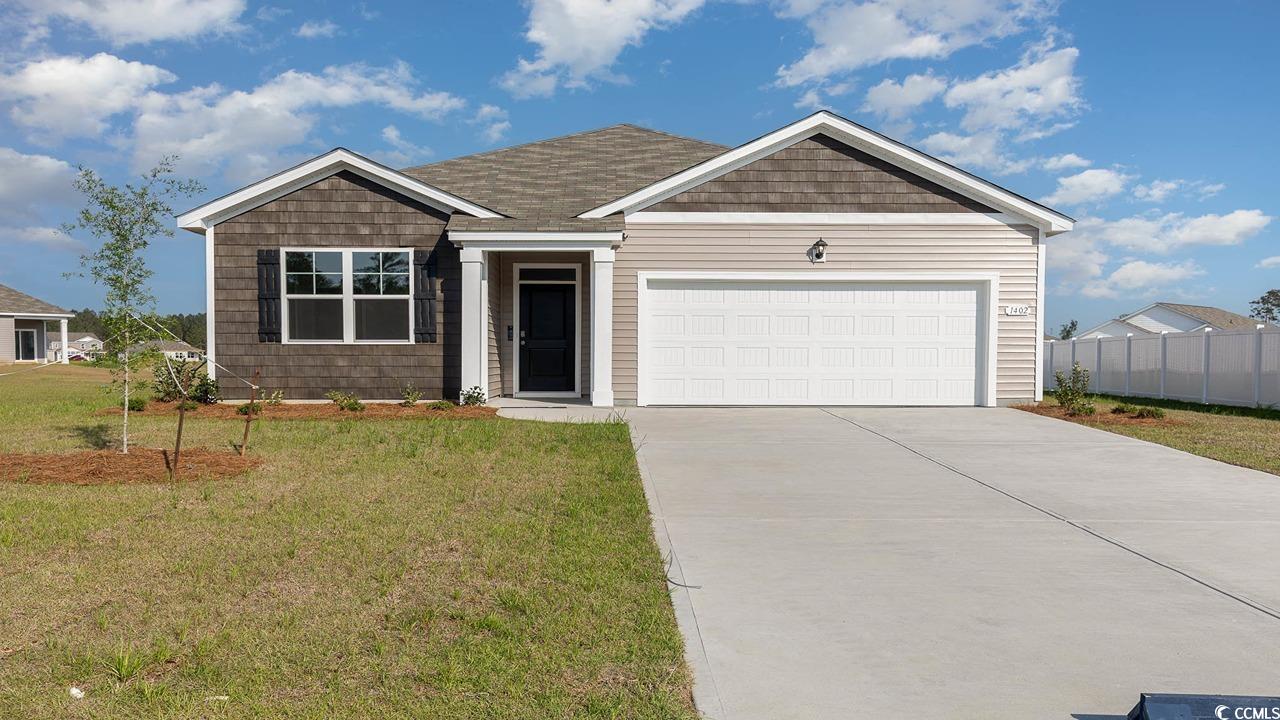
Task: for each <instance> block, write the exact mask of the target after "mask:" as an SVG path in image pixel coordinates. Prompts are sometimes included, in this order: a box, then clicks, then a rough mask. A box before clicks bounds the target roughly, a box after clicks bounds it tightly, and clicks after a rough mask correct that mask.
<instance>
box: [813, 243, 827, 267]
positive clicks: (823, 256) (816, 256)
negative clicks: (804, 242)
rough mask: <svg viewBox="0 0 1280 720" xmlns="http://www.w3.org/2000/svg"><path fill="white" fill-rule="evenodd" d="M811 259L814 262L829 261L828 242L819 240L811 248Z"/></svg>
mask: <svg viewBox="0 0 1280 720" xmlns="http://www.w3.org/2000/svg"><path fill="white" fill-rule="evenodd" d="M809 259H810V260H812V261H813V262H826V261H827V241H826V240H823V239H822V238H818V241H817V242H815V243H814V244H813V246H812V247H810V248H809Z"/></svg>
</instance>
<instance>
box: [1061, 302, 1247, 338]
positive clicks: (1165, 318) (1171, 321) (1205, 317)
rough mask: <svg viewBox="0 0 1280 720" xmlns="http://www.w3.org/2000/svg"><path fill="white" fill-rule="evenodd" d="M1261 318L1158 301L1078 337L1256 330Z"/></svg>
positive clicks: (1211, 308) (1213, 308)
mask: <svg viewBox="0 0 1280 720" xmlns="http://www.w3.org/2000/svg"><path fill="white" fill-rule="evenodd" d="M1259 323H1260V321H1258V320H1255V319H1253V318H1251V317H1245V316H1244V315H1239V314H1236V313H1233V312H1230V311H1228V310H1223V309H1221V308H1216V307H1209V306H1208V305H1184V304H1182V303H1167V302H1156V303H1151V304H1150V305H1148V306H1146V307H1144V308H1142V309H1141V310H1138V311H1136V312H1131V313H1128V314H1126V315H1121V316H1120V317H1118V318H1116V319H1114V320H1108V321H1106V322H1104V323H1102V324H1101V325H1098V326H1097V327H1094V328H1090V329H1089V330H1086V331H1084V332H1082V333H1080V334H1079V335H1077V337H1079V338H1080V339H1081V340H1088V339H1089V338H1096V337H1124V336H1126V335H1130V334H1133V335H1151V334H1159V333H1161V332H1192V331H1195V330H1204V329H1205V328H1209V329H1212V330H1253V329H1254V328H1256V327H1257V326H1258V325H1259Z"/></svg>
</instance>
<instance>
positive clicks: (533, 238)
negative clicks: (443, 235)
mask: <svg viewBox="0 0 1280 720" xmlns="http://www.w3.org/2000/svg"><path fill="white" fill-rule="evenodd" d="M448 237H449V241H450V242H452V243H453V244H454V245H456V246H458V247H469V248H479V249H481V250H589V249H591V248H596V247H604V248H610V247H617V246H619V245H621V244H622V231H621V230H612V231H604V232H498V231H493V232H490V231H487V230H450V231H449V233H448Z"/></svg>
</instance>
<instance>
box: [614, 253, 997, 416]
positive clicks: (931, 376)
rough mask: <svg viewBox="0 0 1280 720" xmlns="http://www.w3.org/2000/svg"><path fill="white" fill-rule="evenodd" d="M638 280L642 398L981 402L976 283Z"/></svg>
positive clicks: (674, 401)
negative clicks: (641, 295) (639, 282)
mask: <svg viewBox="0 0 1280 720" xmlns="http://www.w3.org/2000/svg"><path fill="white" fill-rule="evenodd" d="M641 282H642V283H645V284H646V287H644V288H642V289H641V292H642V293H643V295H644V301H643V302H642V306H641V308H640V313H641V315H642V317H641V318H640V323H641V332H640V343H641V344H640V348H639V351H640V353H639V354H640V357H639V368H638V370H639V375H640V402H641V404H646V405H974V404H981V402H982V397H981V393H982V391H983V387H982V386H983V383H982V373H981V372H980V370H981V366H982V364H983V363H982V357H984V354H985V347H984V339H983V338H984V336H985V334H986V330H985V325H986V323H985V322H984V308H983V305H984V303H983V298H982V294H983V293H982V286H981V285H980V284H978V283H960V282H852V281H850V282H811V281H803V282H800V281H769V280H754V279H747V280H688V279H659V278H651V279H643V280H641Z"/></svg>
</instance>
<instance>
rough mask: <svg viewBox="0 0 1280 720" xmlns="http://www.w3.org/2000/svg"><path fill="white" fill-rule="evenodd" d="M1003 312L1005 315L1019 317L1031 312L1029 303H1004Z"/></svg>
mask: <svg viewBox="0 0 1280 720" xmlns="http://www.w3.org/2000/svg"><path fill="white" fill-rule="evenodd" d="M1004 314H1005V315H1012V316H1014V317H1021V316H1024V315H1030V314H1031V306H1030V305H1005V306H1004Z"/></svg>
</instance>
